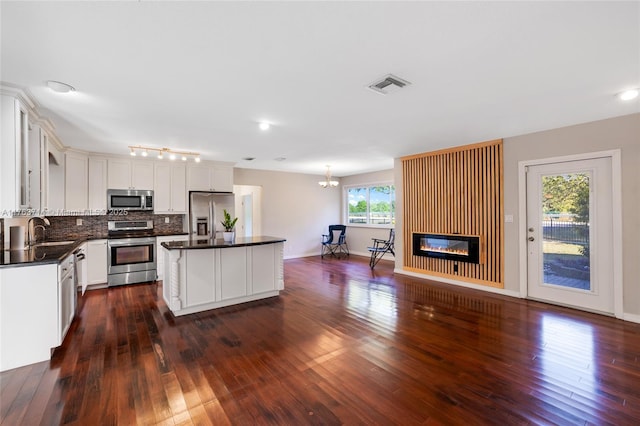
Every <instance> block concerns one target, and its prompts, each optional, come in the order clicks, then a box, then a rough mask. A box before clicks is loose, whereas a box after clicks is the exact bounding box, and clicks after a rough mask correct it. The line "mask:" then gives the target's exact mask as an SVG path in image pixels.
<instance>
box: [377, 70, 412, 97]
mask: <svg viewBox="0 0 640 426" xmlns="http://www.w3.org/2000/svg"><path fill="white" fill-rule="evenodd" d="M410 84H411V83H409V82H408V81H407V80H403V79H401V78H400V77H396V76H395V75H393V74H387V75H385V76H384V77H382V78H381V79H378V80H376V81H374V82H373V83H371V84H370V85H369V86H368V87H369V89H371V90H373V91H374V92H376V93H381V94H383V95H386V94H389V93H393V92H395V91H397V90H400V89H402V88H403V87H404V86H408V85H410Z"/></svg>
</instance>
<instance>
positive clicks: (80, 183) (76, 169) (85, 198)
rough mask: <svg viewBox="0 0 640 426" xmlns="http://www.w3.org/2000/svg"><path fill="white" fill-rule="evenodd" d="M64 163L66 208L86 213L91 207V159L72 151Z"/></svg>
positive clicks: (67, 154) (66, 155)
mask: <svg viewBox="0 0 640 426" xmlns="http://www.w3.org/2000/svg"><path fill="white" fill-rule="evenodd" d="M64 161H65V168H64V170H65V179H64V208H65V209H66V210H68V211H82V212H84V211H85V210H87V208H88V205H89V157H87V156H86V155H84V154H80V153H77V152H73V151H71V152H67V153H66V154H65V160H64Z"/></svg>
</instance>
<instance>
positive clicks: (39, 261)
mask: <svg viewBox="0 0 640 426" xmlns="http://www.w3.org/2000/svg"><path fill="white" fill-rule="evenodd" d="M184 235H189V233H188V232H180V233H156V234H155V235H151V236H152V237H171V236H184ZM117 238H130V236H102V235H100V236H93V235H92V236H84V237H79V238H76V239H75V240H74V242H73V243H72V244H69V245H67V246H66V247H65V250H64V251H62V252H60V253H61V254H59V255H57V256H56V257H51V258H46V259H44V258H43V259H35V260H30V261H25V262H15V263H4V259H2V260H3V261H2V262H0V269H3V268H22V267H26V266H37V265H49V264H60V262H62V261H63V260H64V259H66V258H67V257H68V256H69V255H71V254H73V252H74V251H75V250H76V249H77V248H78V247H79V246H80V245H82V244H83V243H85V242H87V241H95V240H108V239H117ZM49 241H58V240H49ZM162 244H164V243H162ZM36 247H37V246H36ZM58 247H60V246H58ZM34 248H35V247H34ZM34 248H30V249H26V250H5V251H4V252H2V256H5V253H9V255H11V252H12V251H15V252H19V251H28V250H33V249H34ZM43 250H46V249H43ZM45 256H46V255H45Z"/></svg>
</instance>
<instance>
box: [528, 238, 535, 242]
mask: <svg viewBox="0 0 640 426" xmlns="http://www.w3.org/2000/svg"><path fill="white" fill-rule="evenodd" d="M527 239H528V240H529V241H534V240H535V238H533V237H529V238H527Z"/></svg>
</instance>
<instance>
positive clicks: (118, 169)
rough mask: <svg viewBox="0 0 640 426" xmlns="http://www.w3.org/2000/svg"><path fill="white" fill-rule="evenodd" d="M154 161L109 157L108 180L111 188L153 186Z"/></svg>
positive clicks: (150, 187)
mask: <svg viewBox="0 0 640 426" xmlns="http://www.w3.org/2000/svg"><path fill="white" fill-rule="evenodd" d="M153 175H154V167H153V161H149V160H129V159H124V158H109V159H108V160H107V182H108V188H109V189H144V190H149V189H152V188H153Z"/></svg>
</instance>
